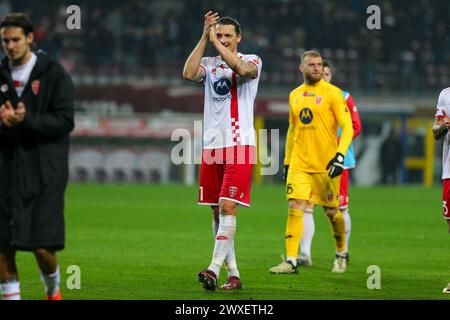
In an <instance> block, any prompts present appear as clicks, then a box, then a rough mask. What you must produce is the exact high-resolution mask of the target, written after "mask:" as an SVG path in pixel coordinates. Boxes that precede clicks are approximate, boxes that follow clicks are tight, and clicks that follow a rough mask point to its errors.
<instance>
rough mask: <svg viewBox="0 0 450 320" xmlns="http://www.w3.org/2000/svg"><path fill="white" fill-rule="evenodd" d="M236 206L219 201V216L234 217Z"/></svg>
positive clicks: (233, 203)
mask: <svg viewBox="0 0 450 320" xmlns="http://www.w3.org/2000/svg"><path fill="white" fill-rule="evenodd" d="M237 207H238V204H237V203H236V202H233V201H221V202H220V204H219V212H220V213H221V214H228V215H235V214H236V210H237Z"/></svg>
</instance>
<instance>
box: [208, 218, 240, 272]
mask: <svg viewBox="0 0 450 320" xmlns="http://www.w3.org/2000/svg"><path fill="white" fill-rule="evenodd" d="M235 233H236V216H232V215H222V214H220V215H219V229H218V230H217V236H216V241H215V244H214V252H213V258H212V261H211V264H210V265H209V267H208V269H209V270H211V271H213V272H214V273H215V274H216V276H217V278H218V277H219V273H220V268H221V267H222V264H223V262H224V260H225V258H226V256H227V254H228V253H229V251H230V249H231V246H232V244H233V240H234V234H235Z"/></svg>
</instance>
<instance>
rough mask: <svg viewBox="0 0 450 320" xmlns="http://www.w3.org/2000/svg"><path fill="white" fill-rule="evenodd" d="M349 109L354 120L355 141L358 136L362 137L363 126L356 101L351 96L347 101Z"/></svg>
mask: <svg viewBox="0 0 450 320" xmlns="http://www.w3.org/2000/svg"><path fill="white" fill-rule="evenodd" d="M346 102H347V107H348V110H349V111H350V116H351V118H352V125H353V139H355V138H356V137H357V136H359V135H360V133H361V131H362V125H361V119H360V117H359V112H358V108H356V105H355V101H354V100H353V97H352V96H351V95H350V94H349V95H348V97H347V99H346Z"/></svg>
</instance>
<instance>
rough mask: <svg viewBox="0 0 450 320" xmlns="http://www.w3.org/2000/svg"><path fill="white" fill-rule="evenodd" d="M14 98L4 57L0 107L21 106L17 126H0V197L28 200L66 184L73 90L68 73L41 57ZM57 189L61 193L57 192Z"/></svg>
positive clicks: (50, 60)
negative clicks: (22, 113) (22, 114)
mask: <svg viewBox="0 0 450 320" xmlns="http://www.w3.org/2000/svg"><path fill="white" fill-rule="evenodd" d="M36 55H37V62H36V65H35V66H34V68H33V71H32V72H31V75H30V79H29V81H28V83H27V85H26V87H25V89H24V91H23V93H22V96H21V97H20V98H19V97H18V96H17V93H16V91H15V89H14V86H13V83H12V79H11V74H10V70H9V65H8V59H7V58H6V57H5V58H4V59H3V60H2V64H1V65H0V103H1V104H4V103H5V101H6V100H9V101H11V103H12V105H13V106H14V107H16V106H17V104H18V102H19V101H22V102H23V103H24V104H25V107H26V115H25V119H24V121H23V122H22V123H20V124H18V125H16V126H13V127H11V128H6V127H4V126H2V127H0V197H8V198H9V197H10V196H13V198H15V197H16V196H17V197H19V198H22V197H23V198H27V197H33V196H35V195H37V194H39V193H40V192H41V191H42V190H43V189H44V188H46V187H47V186H51V187H52V189H53V188H54V187H57V189H59V190H64V189H65V187H66V185H67V181H68V176H69V175H68V171H69V170H68V154H69V133H70V132H71V131H72V130H73V128H74V85H73V82H72V79H71V77H70V75H69V74H68V72H67V71H66V70H65V69H64V68H63V66H62V65H61V64H60V63H58V62H57V61H55V60H53V59H52V58H50V57H49V56H48V55H47V54H46V53H45V52H43V51H38V52H37V53H36ZM61 188H62V189H61Z"/></svg>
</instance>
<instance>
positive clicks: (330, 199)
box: [311, 172, 340, 208]
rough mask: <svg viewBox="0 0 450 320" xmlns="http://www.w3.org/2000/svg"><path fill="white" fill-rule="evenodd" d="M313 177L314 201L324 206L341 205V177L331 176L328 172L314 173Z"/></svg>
mask: <svg viewBox="0 0 450 320" xmlns="http://www.w3.org/2000/svg"><path fill="white" fill-rule="evenodd" d="M311 177H312V193H311V199H312V202H313V203H315V204H318V205H322V206H324V207H331V208H337V207H338V206H339V186H340V177H336V178H333V179H332V178H330V177H329V176H328V173H326V172H325V173H314V174H312V175H311Z"/></svg>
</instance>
